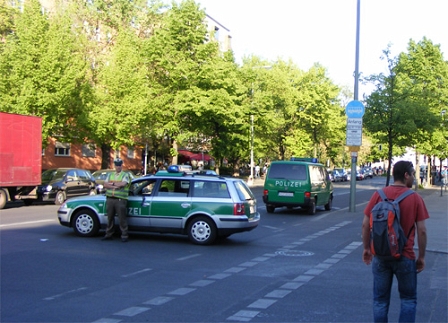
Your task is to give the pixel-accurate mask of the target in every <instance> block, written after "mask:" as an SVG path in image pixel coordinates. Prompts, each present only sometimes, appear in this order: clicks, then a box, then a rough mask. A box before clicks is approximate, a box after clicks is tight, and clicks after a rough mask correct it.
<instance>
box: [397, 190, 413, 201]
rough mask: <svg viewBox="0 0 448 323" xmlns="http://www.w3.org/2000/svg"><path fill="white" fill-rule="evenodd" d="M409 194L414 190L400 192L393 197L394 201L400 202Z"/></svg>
mask: <svg viewBox="0 0 448 323" xmlns="http://www.w3.org/2000/svg"><path fill="white" fill-rule="evenodd" d="M411 194H414V191H413V190H407V191H406V192H404V193H403V194H401V195H400V196H399V197H397V198H396V199H395V202H397V203H400V202H401V201H402V200H404V199H405V198H406V197H408V196H409V195H411Z"/></svg>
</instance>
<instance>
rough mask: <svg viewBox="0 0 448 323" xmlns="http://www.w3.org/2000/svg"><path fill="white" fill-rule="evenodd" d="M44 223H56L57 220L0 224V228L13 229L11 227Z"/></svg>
mask: <svg viewBox="0 0 448 323" xmlns="http://www.w3.org/2000/svg"><path fill="white" fill-rule="evenodd" d="M45 222H57V220H39V221H26V222H16V223H9V224H0V228H6V227H13V226H18V225H26V224H38V223H45Z"/></svg>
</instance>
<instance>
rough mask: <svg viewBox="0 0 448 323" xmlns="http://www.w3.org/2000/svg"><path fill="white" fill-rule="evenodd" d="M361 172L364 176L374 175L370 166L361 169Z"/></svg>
mask: <svg viewBox="0 0 448 323" xmlns="http://www.w3.org/2000/svg"><path fill="white" fill-rule="evenodd" d="M361 173H362V174H363V176H364V178H367V177H368V178H372V177H373V170H372V168H370V167H364V168H363V169H361Z"/></svg>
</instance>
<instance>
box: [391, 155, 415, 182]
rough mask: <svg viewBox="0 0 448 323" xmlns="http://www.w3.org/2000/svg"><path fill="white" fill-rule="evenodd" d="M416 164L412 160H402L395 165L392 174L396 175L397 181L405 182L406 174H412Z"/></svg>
mask: <svg viewBox="0 0 448 323" xmlns="http://www.w3.org/2000/svg"><path fill="white" fill-rule="evenodd" d="M413 168H414V165H412V162H410V161H405V160H400V161H399V162H398V163H396V164H395V165H394V170H393V172H392V175H393V176H394V180H395V181H400V182H404V180H405V178H404V174H406V173H408V174H410V175H411V174H412V171H413Z"/></svg>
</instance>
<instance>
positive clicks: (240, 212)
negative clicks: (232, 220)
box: [233, 203, 246, 215]
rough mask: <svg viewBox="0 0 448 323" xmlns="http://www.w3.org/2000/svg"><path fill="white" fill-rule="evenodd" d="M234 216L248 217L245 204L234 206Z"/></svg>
mask: <svg viewBox="0 0 448 323" xmlns="http://www.w3.org/2000/svg"><path fill="white" fill-rule="evenodd" d="M233 215H246V212H244V204H243V203H235V204H233Z"/></svg>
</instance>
